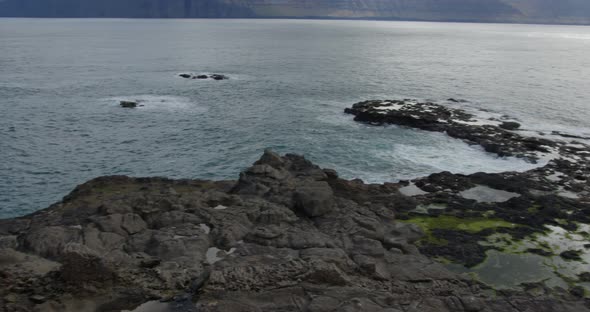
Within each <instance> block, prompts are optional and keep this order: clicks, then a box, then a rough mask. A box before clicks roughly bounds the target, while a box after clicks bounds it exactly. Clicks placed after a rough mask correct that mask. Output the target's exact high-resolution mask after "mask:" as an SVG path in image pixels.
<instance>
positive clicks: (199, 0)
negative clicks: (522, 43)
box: [0, 0, 590, 24]
mask: <svg viewBox="0 0 590 312" xmlns="http://www.w3.org/2000/svg"><path fill="white" fill-rule="evenodd" d="M0 16H11V17H129V18H232V17H233V18H235V17H240V18H250V17H257V18H363V19H393V20H424V21H462V22H513V23H562V24H590V4H589V3H588V2H587V1H584V0H564V1H547V0H477V1H476V0H416V1H404V0H390V1H382V0H368V1H359V0H345V1H336V0H317V1H299V0H290V1H278V0H167V1H162V0H127V1H114V0H105V1H95V0H80V1H71V0H26V1H24V0H3V1H0Z"/></svg>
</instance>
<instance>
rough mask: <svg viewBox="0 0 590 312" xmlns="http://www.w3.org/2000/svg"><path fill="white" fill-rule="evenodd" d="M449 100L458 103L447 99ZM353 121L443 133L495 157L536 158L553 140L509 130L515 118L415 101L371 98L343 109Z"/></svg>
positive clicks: (532, 159) (512, 127)
mask: <svg viewBox="0 0 590 312" xmlns="http://www.w3.org/2000/svg"><path fill="white" fill-rule="evenodd" d="M449 101H451V102H458V100H455V99H449ZM345 112H346V113H348V114H353V115H355V118H354V120H356V121H360V122H367V123H371V124H376V125H380V124H396V125H402V126H409V127H413V128H418V129H422V130H428V131H438V132H446V133H447V134H448V135H449V136H451V137H454V138H457V139H461V140H464V141H466V142H467V143H468V144H477V145H481V146H482V147H483V148H484V149H485V150H486V151H487V152H490V153H495V154H498V155H499V156H515V157H521V158H526V159H527V160H529V161H531V162H535V161H536V160H538V158H539V156H538V154H539V153H549V152H551V151H552V150H553V149H554V148H555V142H553V141H551V140H547V139H543V138H538V137H525V136H521V135H518V134H516V133H514V132H513V131H510V130H516V129H518V128H520V124H519V123H517V122H515V121H507V120H498V119H495V120H489V119H485V120H484V119H477V118H476V117H475V116H474V115H472V114H469V113H466V112H465V111H463V110H460V109H452V108H448V107H445V106H442V105H439V104H434V103H431V102H424V103H420V102H418V101H416V100H409V99H406V100H385V101H381V100H372V101H364V102H360V103H356V104H354V105H353V106H352V107H351V108H347V109H346V110H345Z"/></svg>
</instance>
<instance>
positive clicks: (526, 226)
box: [346, 100, 590, 266]
mask: <svg viewBox="0 0 590 312" xmlns="http://www.w3.org/2000/svg"><path fill="white" fill-rule="evenodd" d="M450 102H457V100H453V101H450ZM346 112H347V113H350V114H353V115H355V120H356V121H360V122H365V123H368V124H372V125H382V124H397V125H401V126H407V127H413V128H418V129H423V130H428V131H439V132H445V133H447V134H448V135H450V136H452V137H455V138H458V139H462V140H464V141H465V142H467V143H468V144H477V145H481V146H483V147H484V148H485V150H486V151H488V152H492V153H496V154H498V155H499V156H514V157H522V158H525V159H527V160H528V161H531V162H536V161H537V160H539V158H540V157H543V158H545V161H546V164H540V165H539V168H536V169H533V170H529V171H526V172H505V173H494V174H490V173H483V172H479V173H475V174H471V175H462V174H452V173H450V172H441V173H435V174H432V175H430V176H428V177H425V178H420V179H416V180H414V181H413V182H412V185H413V186H414V187H417V188H418V190H419V192H418V193H417V194H414V196H412V200H413V204H409V205H398V206H396V213H397V217H398V219H404V220H411V221H414V222H415V221H418V222H421V223H423V224H424V227H426V228H428V230H429V233H428V234H429V235H428V236H429V237H427V239H425V240H422V241H421V242H420V244H419V245H420V246H419V249H420V251H421V252H422V253H423V254H426V255H429V256H436V257H443V258H445V259H447V260H451V261H453V262H459V263H462V264H465V265H467V266H475V265H477V264H479V263H481V262H482V261H483V260H484V259H485V257H486V251H487V250H490V249H498V247H497V246H495V245H493V244H490V245H482V244H481V243H480V242H481V241H485V240H486V238H487V237H489V236H490V235H491V234H494V233H504V234H508V235H510V237H511V238H513V239H523V238H525V237H530V235H532V234H534V233H537V234H543V233H545V232H547V226H559V227H561V228H563V229H565V230H567V231H571V232H572V233H573V232H575V231H578V232H579V233H580V235H581V236H582V237H585V239H590V236H588V233H587V232H584V230H583V229H582V226H587V225H588V224H590V182H589V181H590V146H589V145H587V144H585V143H582V142H576V141H571V142H568V141H561V140H547V139H543V138H539V137H527V136H524V135H521V134H520V133H519V132H518V131H517V130H516V129H518V128H519V127H516V124H517V123H515V122H511V121H503V120H482V119H478V118H476V116H473V115H471V114H468V113H466V112H465V111H463V110H460V109H452V108H448V107H445V106H442V105H439V104H434V103H429V102H427V103H419V102H418V101H415V100H391V101H390V100H386V101H379V100H375V101H365V102H360V103H357V104H354V105H353V106H352V108H348V109H346ZM507 124H508V125H511V126H507ZM507 128H509V129H512V130H507ZM547 158H550V159H551V160H549V161H547ZM405 183H406V184H408V182H407V181H406V182H405ZM408 185H409V184H408ZM470 192H471V193H473V194H475V195H479V196H480V197H481V196H482V194H483V195H485V197H487V198H477V197H478V196H475V197H473V196H470V195H469V193H470ZM486 193H488V195H486ZM506 194H508V195H509V196H508V197H504V196H505V195H506ZM494 197H497V198H494ZM496 221H498V222H500V223H495V224H494V223H493V222H496ZM490 222H491V223H490ZM504 222H507V223H504ZM470 224H473V227H471V228H470ZM498 224H499V225H500V226H497V225H498ZM457 225H461V226H463V227H464V228H463V229H461V228H457V227H456V226H457ZM528 252H529V253H534V254H538V255H542V256H551V255H553V251H552V250H551V248H550V247H549V246H542V248H532V249H529V250H528ZM581 252H582V251H581V250H579V251H575V250H567V251H564V252H561V256H562V258H564V259H568V260H577V261H580V265H582V266H584V264H583V263H585V262H584V261H583V259H582V258H581V256H580V254H581ZM557 254H559V252H558V253H557Z"/></svg>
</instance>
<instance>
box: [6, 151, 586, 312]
mask: <svg viewBox="0 0 590 312" xmlns="http://www.w3.org/2000/svg"><path fill="white" fill-rule="evenodd" d="M441 177H442V176H441ZM429 178H430V179H433V180H436V177H429ZM463 178H464V179H465V181H469V179H475V178H468V177H463ZM449 179H450V177H449V176H447V177H446V178H444V179H443V180H444V181H448V182H450V183H447V184H449V185H455V184H456V187H455V189H456V190H459V189H465V188H467V186H468V185H467V184H469V183H467V182H466V183H455V182H456V181H455V180H453V181H449ZM481 179H483V178H480V179H479V180H477V182H478V183H481V182H482V181H481ZM424 181H428V178H427V179H425V180H424ZM425 183H426V182H425ZM430 183H432V181H431V182H430ZM400 187H402V185H401V184H394V183H386V184H382V185H368V184H364V183H362V182H361V181H358V180H353V181H347V180H343V179H340V178H338V177H337V174H336V173H335V172H334V171H333V170H324V169H321V168H319V167H317V166H315V165H313V164H312V163H310V162H309V161H307V160H306V159H305V158H303V157H301V156H297V155H290V154H288V155H286V156H282V157H281V156H279V155H277V154H274V153H272V152H270V151H267V152H265V153H264V155H263V156H262V157H261V158H260V160H259V161H257V162H256V163H255V164H254V165H253V166H252V167H250V168H248V169H247V170H245V171H244V172H242V173H241V174H240V177H239V180H238V181H218V182H212V181H198V180H169V179H165V178H129V177H124V176H110V177H101V178H97V179H94V180H91V181H89V182H87V183H85V184H82V185H80V186H78V187H77V188H76V189H75V190H74V191H73V192H72V193H70V194H69V195H67V196H66V197H64V199H63V200H62V201H61V202H59V203H56V204H54V205H52V206H51V207H49V208H47V209H45V210H42V211H39V212H36V213H34V214H31V215H28V216H25V217H22V218H15V219H7V220H0V238H1V239H0V242H3V243H2V245H0V246H1V247H2V249H1V250H0V277H2V283H1V284H0V306H1V307H3V309H4V311H121V310H134V309H136V308H137V310H136V311H151V310H150V309H156V308H158V309H162V310H166V311H383V312H384V311H404V312H409V311H502V312H505V311H588V310H589V308H588V303H587V301H585V299H583V298H582V297H583V295H582V297H580V292H579V290H578V291H574V292H573V294H572V293H570V292H567V291H563V292H546V293H543V294H535V295H531V294H529V293H527V292H526V291H505V292H502V293H498V294H497V295H492V294H493V291H492V289H490V288H489V287H488V286H486V285H484V284H482V283H480V282H478V281H476V280H473V279H472V278H471V277H469V276H467V275H460V274H456V273H453V272H451V271H449V270H447V269H446V268H445V267H444V266H443V265H442V264H440V263H438V262H436V261H434V260H432V259H430V258H429V257H427V256H425V255H423V254H421V253H420V251H419V250H418V248H417V247H416V246H415V245H414V243H415V242H416V241H419V240H420V239H421V238H423V237H424V233H423V230H421V229H420V227H419V226H417V225H415V224H408V223H404V222H398V221H396V220H395V219H396V213H397V211H400V213H401V214H406V215H407V214H408V212H407V211H408V209H409V208H410V207H412V206H415V205H416V203H417V201H419V200H420V199H418V200H415V199H412V198H411V197H408V196H405V195H402V194H401V193H399V192H398V189H399V188H400ZM423 196H428V195H423ZM512 200H514V199H512ZM508 202H510V201H508ZM449 205H452V204H451V203H449Z"/></svg>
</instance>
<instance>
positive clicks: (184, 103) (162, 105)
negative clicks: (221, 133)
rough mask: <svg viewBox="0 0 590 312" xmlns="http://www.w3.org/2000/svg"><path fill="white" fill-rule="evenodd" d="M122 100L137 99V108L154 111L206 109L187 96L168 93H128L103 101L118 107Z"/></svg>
mask: <svg viewBox="0 0 590 312" xmlns="http://www.w3.org/2000/svg"><path fill="white" fill-rule="evenodd" d="M121 101H136V102H137V103H138V107H137V109H141V110H154V111H166V110H169V111H178V110H192V111H205V110H206V109H205V108H204V107H202V106H199V105H197V104H196V103H194V102H192V101H191V100H190V99H189V98H187V97H180V96H168V95H152V94H141V95H128V96H124V95H121V96H115V97H109V98H105V99H102V100H101V102H103V103H105V105H109V106H113V107H115V106H116V107H118V106H120V102H121Z"/></svg>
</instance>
